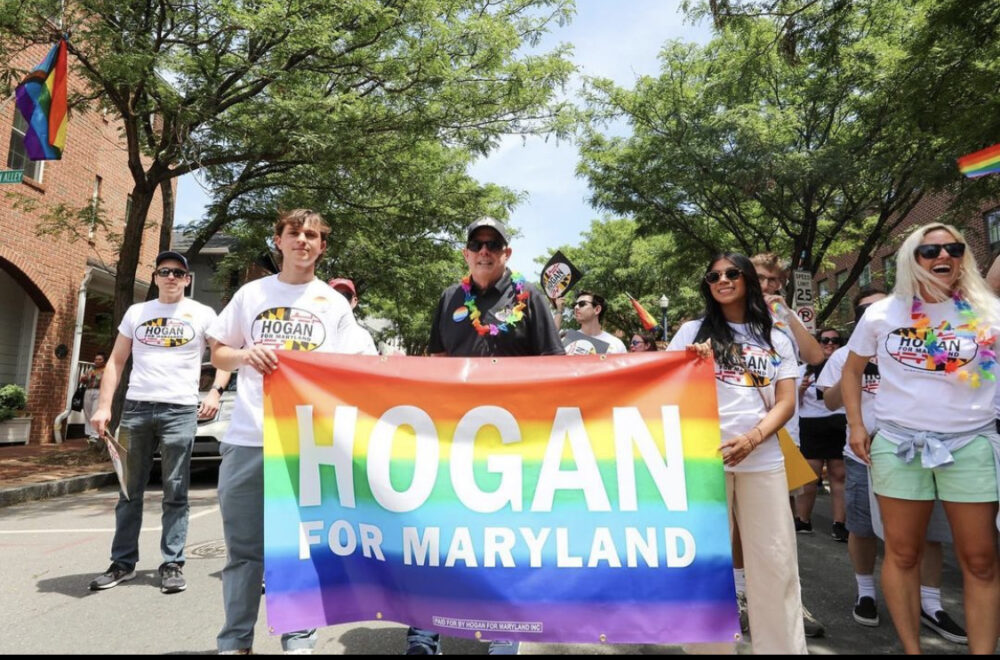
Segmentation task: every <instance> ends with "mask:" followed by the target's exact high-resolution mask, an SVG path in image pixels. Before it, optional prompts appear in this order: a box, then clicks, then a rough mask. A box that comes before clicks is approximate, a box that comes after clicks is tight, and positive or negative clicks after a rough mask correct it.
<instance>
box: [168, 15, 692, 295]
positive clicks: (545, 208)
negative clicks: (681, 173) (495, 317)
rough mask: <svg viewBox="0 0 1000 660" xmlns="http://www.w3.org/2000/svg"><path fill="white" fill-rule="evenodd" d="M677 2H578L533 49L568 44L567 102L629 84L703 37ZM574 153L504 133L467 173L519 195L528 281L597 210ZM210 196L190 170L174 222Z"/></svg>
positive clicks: (520, 241)
mask: <svg viewBox="0 0 1000 660" xmlns="http://www.w3.org/2000/svg"><path fill="white" fill-rule="evenodd" d="M679 4H680V2H679V0H627V1H626V2H620V1H619V0H577V1H576V15H575V16H574V18H573V20H572V21H571V22H570V23H569V24H567V25H566V26H563V27H559V26H554V27H553V28H552V31H551V32H550V33H549V34H548V35H547V36H546V38H544V39H543V40H542V41H541V43H539V45H538V47H537V50H538V51H539V52H547V51H549V50H551V49H552V48H553V47H555V46H556V45H558V44H559V43H570V44H573V47H574V48H573V54H572V56H571V60H572V61H573V63H574V64H576V65H577V67H578V69H579V71H578V74H577V75H576V76H575V77H574V79H573V81H572V83H571V84H570V86H569V88H568V90H567V94H568V97H569V100H571V101H577V100H579V99H578V98H577V96H576V92H577V90H579V88H580V86H581V83H582V80H583V77H585V76H594V77H602V78H611V79H612V80H614V81H615V83H617V84H618V85H620V86H624V87H632V86H633V85H634V82H635V80H636V79H637V78H639V77H640V76H644V75H656V74H657V73H658V72H659V68H660V67H659V60H658V54H659V52H660V49H661V48H662V46H663V45H664V44H665V43H666V42H667V41H669V40H672V39H681V40H684V41H694V42H698V43H705V42H707V41H708V39H709V38H710V34H709V29H708V27H707V25H704V24H699V25H692V24H691V23H690V21H687V20H686V19H685V18H684V16H683V14H681V12H680V10H679V9H678V6H679ZM578 158H579V154H578V152H577V149H576V147H575V145H574V144H572V142H568V141H560V142H559V143H558V144H557V142H556V140H555V139H554V138H549V139H548V140H545V139H544V138H539V137H529V138H527V139H525V138H522V137H521V136H519V135H512V136H507V137H505V138H504V139H503V140H502V141H501V143H500V146H499V148H497V149H496V150H495V151H494V152H492V153H491V154H490V155H489V156H487V157H485V158H481V159H480V160H478V161H477V162H476V163H475V164H474V165H473V166H472V167H471V169H470V172H469V173H470V175H472V176H473V177H475V178H477V179H478V180H480V181H482V182H483V183H495V184H498V185H502V186H505V187H507V188H511V189H512V190H515V191H517V192H520V193H523V196H524V199H523V201H522V202H521V203H520V204H519V205H518V206H517V207H516V208H515V209H514V210H513V212H512V213H511V215H510V218H509V219H508V222H509V224H510V226H511V227H512V228H515V229H517V230H518V231H519V232H520V235H519V236H518V237H517V238H515V239H514V240H513V241H512V242H511V247H512V255H511V258H510V262H509V265H510V267H511V269H513V270H517V271H520V272H521V273H523V274H524V275H525V277H526V278H527V279H528V281H537V280H538V275H539V272H540V270H541V268H540V266H539V265H537V264H536V263H535V259H536V258H537V257H539V256H544V257H545V258H546V259H547V258H548V257H549V256H551V255H552V253H553V252H554V251H555V250H556V249H557V248H558V247H559V246H561V245H578V244H579V243H580V241H581V234H582V233H583V232H585V231H587V230H588V229H589V227H590V224H591V222H592V221H593V220H596V219H599V218H601V217H602V213H601V212H600V211H598V210H597V209H594V208H593V207H591V206H590V204H589V203H588V202H587V198H588V197H589V191H588V188H587V183H586V181H585V180H584V179H581V178H578V177H577V176H576V165H577V161H578ZM207 201H208V197H207V195H206V193H205V191H204V190H203V189H202V187H201V185H200V184H199V182H198V181H197V180H196V179H195V177H194V176H191V175H188V176H185V177H182V178H181V180H180V182H179V186H178V193H177V214H176V217H177V222H178V225H180V224H183V223H186V222H187V221H189V220H190V219H194V218H200V217H201V216H202V209H203V208H204V207H205V205H206V203H207Z"/></svg>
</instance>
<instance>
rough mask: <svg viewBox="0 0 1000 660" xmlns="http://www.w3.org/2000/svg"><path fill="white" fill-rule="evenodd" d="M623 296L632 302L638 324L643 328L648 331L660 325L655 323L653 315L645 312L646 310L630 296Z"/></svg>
mask: <svg viewBox="0 0 1000 660" xmlns="http://www.w3.org/2000/svg"><path fill="white" fill-rule="evenodd" d="M625 295H626V296H628V299H629V300H631V301H632V307H633V308H635V313H636V314H638V315H639V322H640V323H642V327H643V328H645V329H646V330H647V331H648V330H652V329H653V328H655V327H656V326H658V325H660V324H659V323H657V322H656V319H655V318H653V315H652V314H650V313H649V312H648V311H646V308H645V307H643V306H642V303H640V302H639V301H638V300H636V299H635V298H633V297H632V296H629V294H627V293H626V294H625Z"/></svg>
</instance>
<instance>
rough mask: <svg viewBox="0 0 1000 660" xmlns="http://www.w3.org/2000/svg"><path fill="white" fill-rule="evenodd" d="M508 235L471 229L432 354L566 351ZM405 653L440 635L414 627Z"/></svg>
mask: <svg viewBox="0 0 1000 660" xmlns="http://www.w3.org/2000/svg"><path fill="white" fill-rule="evenodd" d="M509 236H510V234H509V233H508V231H507V227H505V226H504V224H503V223H502V222H500V221H499V220H494V219H493V218H481V219H479V220H476V221H475V222H473V223H472V224H471V225H469V229H468V231H467V241H466V244H465V248H464V249H463V250H462V254H463V255H464V256H465V263H466V264H468V266H469V274H468V275H467V276H466V277H464V278H463V279H462V281H461V282H460V283H458V284H456V285H454V286H451V287H448V288H447V289H446V290H445V292H444V293H443V294H442V295H441V300H440V301H439V302H438V306H437V309H435V310H434V320H433V322H432V324H431V341H430V347H429V348H430V354H431V355H440V356H449V357H516V356H527V355H563V354H564V352H565V351H564V350H563V346H562V342H560V341H559V333H558V332H557V331H556V326H555V321H554V320H553V318H552V313H551V312H550V311H549V304H548V302H547V301H546V298H545V295H544V294H543V293H542V292H541V291H539V290H538V288H536V287H535V286H534V285H533V284H529V283H528V282H526V281H525V280H524V277H523V276H521V274H520V273H512V272H511V271H510V270H509V269H508V268H507V260H508V259H510V253H511V249H510V246H509V245H508V244H507V243H508V237H509ZM406 642H407V649H406V655H438V654H440V652H441V638H440V636H439V635H438V634H437V633H435V632H433V631H430V630H423V629H420V628H410V629H409V630H408V631H407V635H406ZM517 650H518V643H517V642H507V641H501V640H494V641H492V642H490V648H489V654H490V655H513V654H516V653H517Z"/></svg>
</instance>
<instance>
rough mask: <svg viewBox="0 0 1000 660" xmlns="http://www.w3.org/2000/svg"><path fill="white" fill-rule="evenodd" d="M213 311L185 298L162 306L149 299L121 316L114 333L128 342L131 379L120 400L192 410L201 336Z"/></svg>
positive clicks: (202, 346) (204, 342)
mask: <svg viewBox="0 0 1000 660" xmlns="http://www.w3.org/2000/svg"><path fill="white" fill-rule="evenodd" d="M213 321H215V311H214V310H213V309H212V308H211V307H207V306H205V305H202V304H201V303H200V302H196V301H194V300H191V299H190V298H182V299H181V300H180V301H179V302H176V303H170V304H164V303H161V302H160V301H159V300H150V301H148V302H144V303H138V304H136V305H132V306H131V307H129V308H128V310H127V311H126V312H125V316H124V317H123V318H122V322H121V323H120V324H119V325H118V332H120V333H121V334H122V336H124V337H128V338H129V339H131V340H132V374H131V375H130V376H129V381H128V391H127V392H126V394H125V397H126V398H128V399H131V400H133V401H156V402H159V403H174V404H179V405H198V383H199V381H200V379H201V360H202V356H203V355H204V353H205V347H206V346H207V345H208V340H207V338H206V336H205V332H206V331H207V330H208V327H209V326H210V325H211V324H212V322H213Z"/></svg>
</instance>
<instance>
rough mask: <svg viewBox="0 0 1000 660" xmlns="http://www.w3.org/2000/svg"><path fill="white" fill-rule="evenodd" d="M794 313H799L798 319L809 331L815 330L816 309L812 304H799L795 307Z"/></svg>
mask: <svg viewBox="0 0 1000 660" xmlns="http://www.w3.org/2000/svg"><path fill="white" fill-rule="evenodd" d="M795 313H796V314H798V315H799V320H800V321H802V325H804V326H805V327H806V330H808V331H809V332H816V310H815V309H813V308H812V306H811V305H810V306H801V307H796V308H795Z"/></svg>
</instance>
